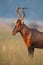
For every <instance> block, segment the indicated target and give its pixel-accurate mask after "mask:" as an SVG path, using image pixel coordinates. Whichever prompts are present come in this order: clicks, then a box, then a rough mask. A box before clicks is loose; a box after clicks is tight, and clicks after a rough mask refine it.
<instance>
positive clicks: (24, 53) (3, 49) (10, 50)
mask: <svg viewBox="0 0 43 65" xmlns="http://www.w3.org/2000/svg"><path fill="white" fill-rule="evenodd" d="M11 29H12V28H10V27H7V26H0V65H43V49H35V52H34V57H33V58H31V57H30V56H29V54H28V50H27V47H26V45H25V43H24V41H23V39H22V37H21V35H20V34H19V33H18V34H16V36H13V35H12V31H11Z"/></svg>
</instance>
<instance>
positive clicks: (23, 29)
mask: <svg viewBox="0 0 43 65" xmlns="http://www.w3.org/2000/svg"><path fill="white" fill-rule="evenodd" d="M29 32H30V28H28V27H27V26H26V25H25V24H23V25H22V28H21V30H20V33H21V35H22V37H26V36H27V35H28V34H29Z"/></svg>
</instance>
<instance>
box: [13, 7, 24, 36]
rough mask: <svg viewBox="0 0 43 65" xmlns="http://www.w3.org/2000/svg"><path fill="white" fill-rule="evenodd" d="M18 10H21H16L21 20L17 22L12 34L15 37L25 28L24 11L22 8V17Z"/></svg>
mask: <svg viewBox="0 0 43 65" xmlns="http://www.w3.org/2000/svg"><path fill="white" fill-rule="evenodd" d="M18 10H19V8H17V9H16V12H17V14H18V17H19V19H18V20H17V22H16V25H15V28H14V30H13V32H12V34H13V35H15V34H16V33H17V32H20V30H21V28H22V26H23V19H24V17H25V14H24V9H23V8H22V16H21V15H20V13H19V12H18Z"/></svg>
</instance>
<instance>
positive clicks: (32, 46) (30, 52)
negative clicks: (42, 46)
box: [28, 44, 34, 57]
mask: <svg viewBox="0 0 43 65" xmlns="http://www.w3.org/2000/svg"><path fill="white" fill-rule="evenodd" d="M28 52H29V55H31V56H32V57H33V55H34V44H32V45H31V47H30V48H28Z"/></svg>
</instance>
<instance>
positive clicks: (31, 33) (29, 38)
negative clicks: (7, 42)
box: [12, 9, 43, 55]
mask: <svg viewBox="0 0 43 65" xmlns="http://www.w3.org/2000/svg"><path fill="white" fill-rule="evenodd" d="M16 12H17V14H18V16H19V19H18V20H17V22H16V26H15V28H14V30H13V32H12V34H13V35H16V33H17V32H20V34H21V35H22V37H23V39H24V42H25V44H26V46H27V48H28V51H29V54H32V55H33V53H34V48H40V49H43V32H39V31H38V30H37V29H31V28H29V27H27V26H26V25H25V24H24V23H22V20H23V19H24V16H25V13H24V9H22V13H23V15H22V16H20V14H19V12H18V9H16Z"/></svg>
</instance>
